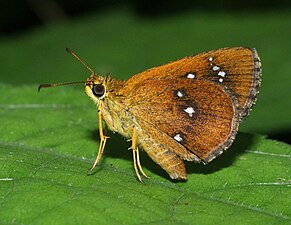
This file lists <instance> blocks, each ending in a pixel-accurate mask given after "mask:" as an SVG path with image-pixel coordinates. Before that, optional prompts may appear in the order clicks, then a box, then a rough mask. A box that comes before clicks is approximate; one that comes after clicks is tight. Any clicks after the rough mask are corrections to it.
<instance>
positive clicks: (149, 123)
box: [124, 77, 238, 163]
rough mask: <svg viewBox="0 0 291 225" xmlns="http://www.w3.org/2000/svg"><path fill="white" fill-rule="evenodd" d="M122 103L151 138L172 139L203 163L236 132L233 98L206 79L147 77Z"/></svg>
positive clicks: (165, 144)
mask: <svg viewBox="0 0 291 225" xmlns="http://www.w3.org/2000/svg"><path fill="white" fill-rule="evenodd" d="M124 104H125V105H126V107H127V108H128V110H129V112H131V113H132V114H133V116H134V118H135V120H136V121H137V124H138V126H139V127H140V128H141V129H143V130H146V132H148V133H149V135H150V136H151V138H152V139H154V140H156V141H158V142H159V143H161V144H162V145H164V146H167V144H168V143H169V142H172V141H173V140H174V141H176V142H177V143H179V144H181V145H183V146H184V147H185V148H186V149H187V150H188V151H190V152H192V153H194V154H195V155H196V156H198V157H199V158H200V159H201V160H202V161H203V162H205V163H207V162H209V161H211V160H212V159H214V158H215V157H216V156H217V155H219V154H221V153H222V152H223V150H224V149H226V148H228V147H229V146H230V144H231V143H232V141H233V139H234V136H235V134H236V132H237V127H238V111H237V110H236V108H237V105H236V104H238V103H237V101H236V99H235V98H232V97H230V95H229V93H227V91H226V90H225V89H223V88H222V87H221V85H217V84H215V83H213V82H209V81H203V80H195V79H188V78H184V77H181V78H178V79H176V78H175V79H171V78H168V79H166V78H164V79H149V80H146V81H144V82H143V83H142V84H140V85H138V86H136V88H135V89H133V90H132V91H131V92H130V93H128V95H127V96H126V98H125V100H124ZM165 134H166V135H165ZM145 151H147V149H145ZM177 154H178V153H177Z"/></svg>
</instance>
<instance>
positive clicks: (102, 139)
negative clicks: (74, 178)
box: [88, 102, 109, 172]
mask: <svg viewBox="0 0 291 225" xmlns="http://www.w3.org/2000/svg"><path fill="white" fill-rule="evenodd" d="M98 126H99V136H100V145H99V149H98V154H97V157H96V159H95V162H94V164H93V166H92V167H91V168H90V169H89V170H88V171H89V172H90V171H92V170H93V169H94V168H95V167H96V166H97V164H98V163H99V161H100V159H101V157H102V155H103V152H104V148H105V145H106V141H107V139H108V138H109V137H108V136H106V135H104V133H103V127H102V114H101V102H100V104H99V105H98ZM105 131H106V130H105Z"/></svg>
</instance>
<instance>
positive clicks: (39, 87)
mask: <svg viewBox="0 0 291 225" xmlns="http://www.w3.org/2000/svg"><path fill="white" fill-rule="evenodd" d="M66 50H67V52H68V53H70V54H71V55H72V56H74V57H75V58H76V59H77V60H78V61H79V62H80V63H82V64H83V66H85V67H86V68H87V69H88V70H89V71H90V72H91V73H92V75H93V74H95V72H94V70H92V69H91V68H90V67H89V66H87V64H86V63H84V62H83V61H82V60H81V59H80V58H79V56H77V55H76V53H75V52H73V51H72V50H71V49H69V48H66ZM85 82H86V81H73V82H63V83H58V84H41V85H39V86H38V92H39V91H40V90H41V89H42V88H48V87H57V86H63V85H69V84H81V83H85Z"/></svg>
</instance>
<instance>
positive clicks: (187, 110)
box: [184, 107, 195, 117]
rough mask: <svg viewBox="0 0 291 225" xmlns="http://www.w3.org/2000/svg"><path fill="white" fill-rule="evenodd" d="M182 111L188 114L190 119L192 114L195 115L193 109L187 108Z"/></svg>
mask: <svg viewBox="0 0 291 225" xmlns="http://www.w3.org/2000/svg"><path fill="white" fill-rule="evenodd" d="M184 111H185V112H186V113H188V114H189V116H190V117H192V116H193V113H195V110H194V109H193V107H188V108H187V109H184Z"/></svg>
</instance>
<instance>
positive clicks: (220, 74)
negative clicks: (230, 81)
mask: <svg viewBox="0 0 291 225" xmlns="http://www.w3.org/2000/svg"><path fill="white" fill-rule="evenodd" d="M217 75H218V76H222V77H225V75H226V73H225V72H224V71H219V73H218V74H217Z"/></svg>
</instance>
